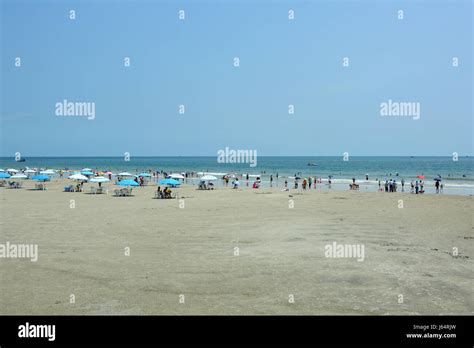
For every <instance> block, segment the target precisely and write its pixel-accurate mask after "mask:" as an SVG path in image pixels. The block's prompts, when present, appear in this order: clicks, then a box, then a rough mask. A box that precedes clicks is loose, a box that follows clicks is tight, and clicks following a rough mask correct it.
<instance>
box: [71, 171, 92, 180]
mask: <svg viewBox="0 0 474 348" xmlns="http://www.w3.org/2000/svg"><path fill="white" fill-rule="evenodd" d="M69 179H71V180H78V181H88V180H89V178H88V177H87V176H84V175H82V174H79V173H77V174H73V175H71V176H70V177H69Z"/></svg>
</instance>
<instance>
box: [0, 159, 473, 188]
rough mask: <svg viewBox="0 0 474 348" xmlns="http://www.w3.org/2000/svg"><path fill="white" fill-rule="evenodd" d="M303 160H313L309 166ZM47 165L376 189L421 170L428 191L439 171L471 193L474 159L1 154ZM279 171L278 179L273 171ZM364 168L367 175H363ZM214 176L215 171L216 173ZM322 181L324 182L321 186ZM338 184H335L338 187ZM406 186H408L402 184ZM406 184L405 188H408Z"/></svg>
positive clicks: (7, 162) (6, 162) (447, 184)
mask: <svg viewBox="0 0 474 348" xmlns="http://www.w3.org/2000/svg"><path fill="white" fill-rule="evenodd" d="M308 163H312V164H315V166H308ZM26 167H29V168H43V169H46V168H52V169H71V170H80V169H82V168H85V167H88V168H92V169H94V170H95V169H97V170H111V171H112V172H114V173H115V172H119V171H124V170H126V171H129V172H131V173H139V172H143V171H147V170H153V171H161V170H163V171H165V172H168V173H169V172H191V171H195V172H210V173H236V174H243V175H244V176H245V174H247V173H249V174H250V175H251V180H252V179H253V178H254V176H256V175H260V176H261V178H262V181H263V185H264V186H266V185H269V176H270V174H271V175H273V177H274V181H273V183H272V184H273V185H274V186H278V185H283V181H284V180H288V181H289V182H290V183H291V182H292V180H293V177H294V176H295V175H297V176H300V177H307V176H312V177H318V178H322V179H323V184H324V185H326V184H327V179H328V177H329V176H330V175H331V176H332V183H333V185H332V186H331V188H336V189H337V188H342V189H347V184H348V183H349V182H352V178H356V180H357V182H358V183H359V184H361V186H362V189H365V190H377V188H378V181H377V180H378V179H380V180H382V181H385V180H387V179H395V180H397V182H398V184H400V181H401V179H402V178H404V179H405V182H406V185H408V186H409V183H410V181H411V180H416V176H417V175H425V177H426V178H425V179H424V182H425V187H426V188H427V192H430V190H431V189H432V188H433V183H434V180H433V179H434V178H435V177H437V176H438V175H440V176H441V177H442V178H443V184H444V188H445V191H446V193H453V194H474V171H473V169H474V159H473V158H472V157H459V158H458V160H457V161H454V160H453V158H452V157H355V156H351V157H349V159H348V160H347V161H344V160H343V157H342V156H337V157H278V156H259V157H258V158H257V165H256V166H255V167H251V166H250V164H249V163H218V162H217V157H131V158H130V160H129V161H125V159H124V158H123V157H30V158H26V161H25V162H16V161H15V159H14V158H6V157H2V158H0V168H3V169H6V168H16V169H20V168H26ZM277 173H278V177H279V179H278V181H277V180H276V175H277ZM366 174H368V176H369V180H366V177H365V175H366ZM216 176H217V175H216ZM324 185H323V188H325V186H324ZM339 186H340V187H339ZM406 189H407V188H406ZM408 190H409V188H408Z"/></svg>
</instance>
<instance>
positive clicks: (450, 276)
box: [0, 180, 474, 315]
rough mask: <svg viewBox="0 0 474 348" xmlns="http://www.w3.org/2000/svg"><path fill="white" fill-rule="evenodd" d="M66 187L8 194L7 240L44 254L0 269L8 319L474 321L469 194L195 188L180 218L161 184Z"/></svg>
mask: <svg viewBox="0 0 474 348" xmlns="http://www.w3.org/2000/svg"><path fill="white" fill-rule="evenodd" d="M65 183H66V181H59V180H56V181H54V182H52V183H49V184H48V190H47V191H44V192H43V191H32V190H28V188H30V187H32V186H34V183H33V182H30V181H26V182H25V183H24V186H25V188H24V189H21V190H11V189H5V188H1V189H0V211H1V215H0V218H1V225H0V228H1V232H0V243H6V241H9V242H10V243H28V244H30V243H35V244H38V248H39V259H38V261H37V262H31V261H30V260H26V259H6V258H1V259H0V279H1V281H0V314H374V315H383V314H472V313H473V312H474V296H473V289H474V280H473V278H474V277H473V269H474V267H473V266H474V262H473V261H474V260H473V259H474V227H473V211H474V209H473V208H474V206H473V205H474V204H473V197H472V196H464V197H463V196H443V195H424V196H422V195H418V196H417V195H412V194H407V193H405V194H403V193H362V192H336V191H334V192H316V191H314V190H311V191H305V192H303V191H301V190H299V191H298V192H294V191H292V192H290V194H292V195H293V197H292V198H289V194H288V192H282V191H280V190H278V189H263V190H262V189H261V190H253V189H250V188H242V189H240V190H232V189H230V188H218V189H216V190H214V191H198V190H196V186H191V185H185V186H183V187H182V188H180V189H177V190H176V192H179V195H180V196H181V197H183V198H184V204H185V206H184V208H180V207H179V203H180V201H179V200H176V199H175V200H156V199H152V197H153V190H154V189H155V187H152V186H149V187H145V188H136V189H134V195H135V196H134V197H113V196H112V195H90V194H86V193H65V192H61V190H62V187H63V186H64V185H65ZM87 186H90V184H86V187H87ZM106 186H108V187H111V188H112V187H113V186H112V185H106ZM71 199H74V200H75V208H70V205H71V202H70V200H71ZM289 199H293V200H294V208H293V209H289V202H288V200H289ZM399 199H402V200H403V204H404V208H403V209H399V208H398V205H399ZM333 242H337V243H341V244H344V243H349V244H363V245H364V247H365V260H364V261H363V262H358V261H357V260H356V259H354V258H341V259H334V258H326V257H325V250H324V247H325V245H327V244H332V243H333ZM126 247H129V248H130V256H126V255H125V248H126ZM235 247H238V248H239V255H238V256H236V255H234V251H235V249H234V248H235ZM453 247H455V248H458V250H459V255H458V256H457V257H454V256H453V255H452V253H453ZM71 294H74V296H75V303H72V304H71V303H70V295H71ZM180 294H184V296H185V297H184V299H185V303H184V304H183V303H180V302H179V299H180V297H179V296H180ZM290 294H292V295H294V298H295V301H294V303H289V295H290ZM400 294H402V295H403V303H398V300H399V295H400Z"/></svg>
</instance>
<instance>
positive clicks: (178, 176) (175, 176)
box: [168, 174, 184, 179]
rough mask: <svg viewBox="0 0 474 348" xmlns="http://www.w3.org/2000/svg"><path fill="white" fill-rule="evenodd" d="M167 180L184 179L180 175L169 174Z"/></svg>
mask: <svg viewBox="0 0 474 348" xmlns="http://www.w3.org/2000/svg"><path fill="white" fill-rule="evenodd" d="M168 178H172V179H184V176H183V175H181V174H170V175H169V176H168Z"/></svg>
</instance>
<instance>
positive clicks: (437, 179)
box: [434, 177, 443, 181]
mask: <svg viewBox="0 0 474 348" xmlns="http://www.w3.org/2000/svg"><path fill="white" fill-rule="evenodd" d="M434 179H435V181H442V180H443V179H441V177H438V178H434Z"/></svg>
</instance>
